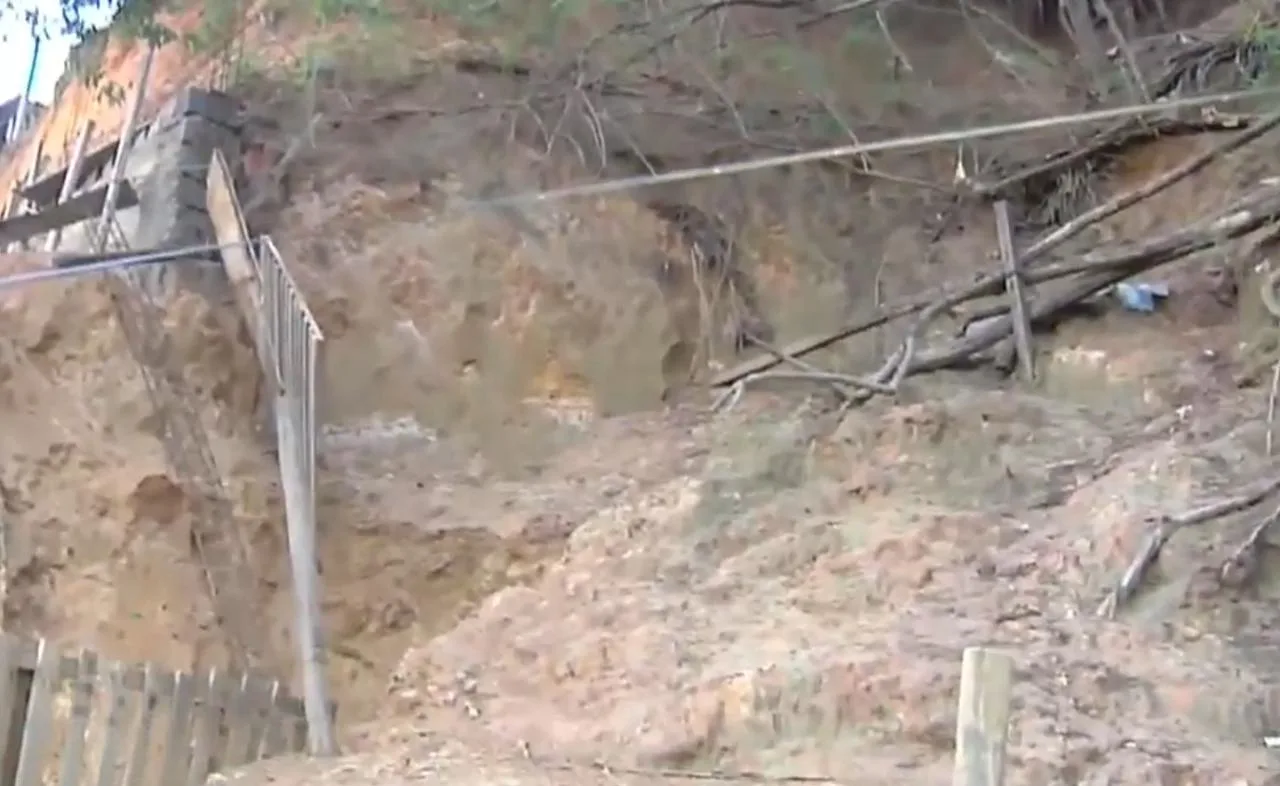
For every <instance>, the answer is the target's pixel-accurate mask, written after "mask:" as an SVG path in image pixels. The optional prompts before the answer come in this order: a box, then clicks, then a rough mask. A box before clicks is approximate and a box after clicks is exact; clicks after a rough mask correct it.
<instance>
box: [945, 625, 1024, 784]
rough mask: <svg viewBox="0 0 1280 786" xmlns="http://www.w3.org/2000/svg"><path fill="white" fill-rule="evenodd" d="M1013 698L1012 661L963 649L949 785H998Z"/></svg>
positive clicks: (993, 653)
mask: <svg viewBox="0 0 1280 786" xmlns="http://www.w3.org/2000/svg"><path fill="white" fill-rule="evenodd" d="M1012 695H1013V658H1012V656H1010V655H1009V654H1008V653H1004V652H999V651H996V650H990V649H986V648H983V647H967V648H965V651H964V661H963V663H962V664H961V667H960V706H959V712H958V713H957V715H956V762H955V769H954V771H953V774H952V778H951V784H952V786H1000V784H1001V783H1002V782H1003V781H1004V747H1005V742H1006V739H1007V737H1008V732H1009V703H1010V700H1011V699H1012Z"/></svg>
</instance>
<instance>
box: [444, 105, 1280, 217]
mask: <svg viewBox="0 0 1280 786" xmlns="http://www.w3.org/2000/svg"><path fill="white" fill-rule="evenodd" d="M1275 95H1280V87H1265V88H1254V89H1250V90H1238V91H1235V92H1230V93H1216V94H1214V95H1209V96H1194V97H1191V98H1174V99H1164V98H1162V99H1157V100H1156V101H1153V102H1150V103H1144V104H1133V105H1129V106H1122V107H1113V108H1111V109H1098V110H1094V111H1092V112H1079V113H1076V114H1070V115H1050V116H1048V117H1041V118H1036V119H1034V120H1021V121H1018V122H1015V123H999V124H996V125H989V126H978V127H976V128H958V129H953V130H950V131H938V132H934V133H931V134H910V135H907V136H900V137H895V138H892V139H881V140H877V141H871V142H858V143H854V144H848V145H837V146H834V147H825V148H820V149H818V150H807V151H803V152H799V153H787V154H783V155H775V156H767V157H763V158H752V159H746V160H743V161H735V162H731V163H727V164H716V165H712V166H705V167H693V168H689V169H678V170H674V171H671V172H659V173H654V174H649V175H635V176H632V177H623V178H618V179H615V180H605V181H601V182H595V183H582V184H579V185H575V186H566V187H564V188H556V189H551V190H549V191H527V192H523V193H515V194H508V195H506V196H497V197H490V198H485V199H482V200H465V201H463V202H462V203H461V204H460V205H459V207H460V208H461V209H463V210H467V209H473V210H475V209H484V208H488V207H501V206H509V205H518V204H528V203H545V202H558V201H562V200H565V199H569V198H572V197H587V196H600V195H603V194H612V193H617V192H619V191H629V190H633V189H638V188H646V187H649V186H657V185H666V184H669V183H683V182H688V181H691V180H702V179H706V178H712V177H722V176H724V175H740V174H744V173H747V172H758V171H761V170H765V169H773V168H776V167H783V166H793V165H796V164H808V163H813V162H815V161H826V160H830V159H833V158H848V157H850V156H859V155H863V154H866V153H881V152H885V151H889V150H916V149H920V148H925V147H935V146H937V145H945V144H951V143H956V142H967V141H971V140H975V139H990V138H993V137H1000V136H1012V135H1015V134H1025V133H1028V132H1031V131H1042V130H1045V129H1049V128H1057V127H1060V126H1071V125H1081V124H1084V123H1096V122H1098V121H1102V120H1119V119H1123V118H1129V117H1139V116H1141V115H1149V114H1156V113H1159V112H1168V111H1171V110H1175V109H1189V108H1196V107H1204V106H1209V105H1211V104H1222V103H1230V102H1236V101H1243V100H1245V99H1250V98H1263V97H1266V96H1275Z"/></svg>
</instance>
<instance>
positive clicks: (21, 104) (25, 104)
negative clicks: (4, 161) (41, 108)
mask: <svg viewBox="0 0 1280 786" xmlns="http://www.w3.org/2000/svg"><path fill="white" fill-rule="evenodd" d="M39 64H40V36H39V35H38V34H37V33H36V25H35V22H34V21H33V22H32V23H31V67H30V68H29V69H28V70H27V83H26V86H25V87H23V88H22V96H21V97H20V98H19V99H18V111H17V112H16V113H15V114H14V116H13V121H12V123H13V124H12V125H11V126H9V129H8V134H7V135H6V138H5V141H6V142H12V141H13V140H15V139H17V138H18V135H19V134H21V133H22V132H23V131H24V130H26V129H24V128H23V126H25V125H26V123H27V113H28V112H29V111H30V108H31V88H32V86H34V85H35V83H36V68H37V67H38V66H39Z"/></svg>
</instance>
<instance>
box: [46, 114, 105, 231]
mask: <svg viewBox="0 0 1280 786" xmlns="http://www.w3.org/2000/svg"><path fill="white" fill-rule="evenodd" d="M91 136H93V121H92V120H89V121H87V122H85V124H84V127H83V128H81V129H80V136H79V137H77V138H76V146H75V147H74V148H72V149H71V160H70V161H69V162H68V163H67V174H66V175H65V176H64V177H63V178H62V190H61V191H60V192H58V202H57V204H59V205H60V204H62V203H63V202H66V201H67V200H68V199H70V198H71V197H72V195H73V194H75V191H76V185H77V184H78V183H79V181H80V170H81V168H82V167H83V165H84V151H85V149H86V148H88V146H89V137H91ZM61 242H62V227H58V228H57V229H55V230H53V231H52V232H50V233H49V237H48V238H47V239H46V240H45V241H44V250H45V251H48V252H51V253H52V252H54V251H57V250H58V244H59V243H61Z"/></svg>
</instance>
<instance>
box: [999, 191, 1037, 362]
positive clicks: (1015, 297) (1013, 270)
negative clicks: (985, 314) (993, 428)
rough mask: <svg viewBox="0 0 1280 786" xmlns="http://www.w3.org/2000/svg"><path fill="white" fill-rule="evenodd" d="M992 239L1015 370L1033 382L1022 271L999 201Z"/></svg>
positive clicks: (1006, 207)
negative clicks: (1001, 265)
mask: <svg viewBox="0 0 1280 786" xmlns="http://www.w3.org/2000/svg"><path fill="white" fill-rule="evenodd" d="M995 211H996V236H997V239H998V241H999V243H1000V258H1001V259H1002V260H1003V261H1004V269H1005V289H1006V290H1007V291H1008V293H1009V299H1010V304H1009V315H1010V318H1011V319H1012V320H1013V345H1014V347H1015V349H1016V351H1017V353H1018V367H1019V368H1020V369H1021V370H1022V378H1023V380H1024V381H1027V382H1031V381H1033V380H1034V379H1035V375H1036V370H1035V355H1033V354H1032V352H1033V350H1032V345H1031V320H1030V319H1029V318H1028V317H1027V298H1026V294H1025V292H1024V291H1023V288H1022V271H1021V269H1020V264H1019V262H1018V254H1017V252H1016V251H1015V250H1014V247H1013V225H1012V222H1011V221H1010V220H1009V203H1008V202H1006V201H1005V200H1003V199H1002V200H1000V201H999V202H997V203H996V204H995Z"/></svg>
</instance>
